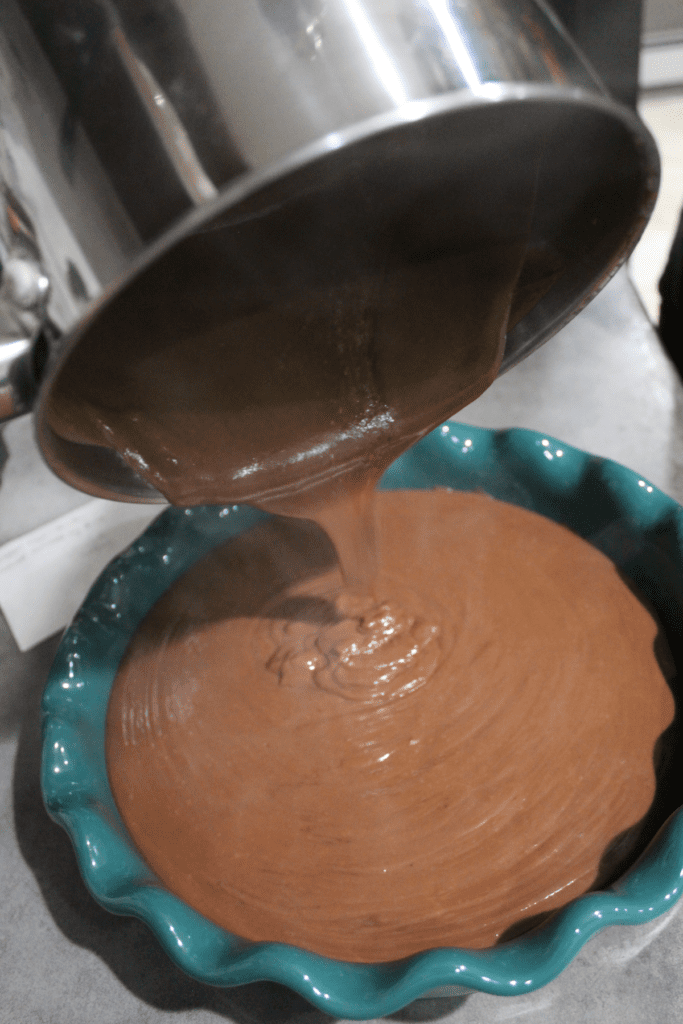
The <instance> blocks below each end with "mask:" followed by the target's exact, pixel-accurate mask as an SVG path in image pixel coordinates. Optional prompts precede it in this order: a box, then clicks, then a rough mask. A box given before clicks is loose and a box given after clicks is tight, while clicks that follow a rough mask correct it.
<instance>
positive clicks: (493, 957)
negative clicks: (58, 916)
mask: <svg viewBox="0 0 683 1024" xmlns="http://www.w3.org/2000/svg"><path fill="white" fill-rule="evenodd" d="M558 453H559V454H558ZM549 456H550V457H549ZM381 486H382V487H384V488H395V489H416V490H420V489H430V488H434V487H442V488H443V487H445V488H451V489H454V490H462V491H479V490H481V491H484V492H485V493H487V494H490V495H491V496H492V497H494V498H498V499H500V500H502V501H506V502H509V503H510V504H512V505H517V506H519V507H521V508H526V509H529V510H531V511H534V512H537V513H540V514H541V515H543V516H545V517H547V518H548V519H552V520H555V521H556V522H559V523H561V524H564V525H566V526H568V527H569V528H570V529H571V530H572V531H574V532H575V533H576V534H578V535H579V536H582V537H584V538H585V539H587V540H588V541H589V542H590V543H591V544H592V545H593V546H595V547H596V548H598V549H600V550H602V551H603V552H604V553H605V554H606V555H607V556H608V557H609V558H610V559H611V560H612V561H613V562H615V563H616V565H617V566H618V567H619V569H620V570H622V571H623V572H624V574H625V575H626V576H627V577H629V578H630V579H631V580H632V581H633V582H634V583H635V584H636V586H637V587H638V589H639V591H640V592H642V594H644V596H645V598H646V599H647V600H648V601H649V602H650V604H651V605H652V606H653V608H654V610H655V612H656V614H657V616H658V619H659V621H660V623H661V626H662V629H663V631H664V632H665V634H666V636H667V639H668V641H669V646H670V647H671V649H672V651H673V652H674V654H675V653H676V649H677V641H678V636H679V631H680V626H679V621H680V610H681V606H682V605H683V587H682V581H683V571H682V570H683V565H682V560H683V554H682V552H681V547H680V542H679V539H678V538H679V531H680V529H681V527H682V525H683V512H681V510H680V509H679V507H678V506H677V505H676V504H675V503H674V502H673V501H671V499H669V498H667V497H666V496H664V495H663V494H661V493H660V492H658V491H657V490H656V489H655V488H653V487H651V485H649V484H648V483H647V482H646V481H643V480H642V479H641V478H639V477H638V476H637V475H636V474H634V473H632V472H631V471H629V470H626V469H624V468H623V467H621V466H618V465H616V464H615V463H612V462H609V461H607V460H600V459H596V458H594V457H592V456H589V455H587V454H585V453H583V452H579V451H577V450H576V449H572V448H569V447H567V446H565V445H561V444H560V443H559V442H555V441H554V440H553V439H550V438H547V437H544V436H543V435H540V434H536V433H533V432H530V431H522V430H510V431H500V432H493V431H486V430H481V429H478V428H473V427H465V426H464V425H461V424H456V423H451V424H447V425H445V426H444V427H442V428H439V429H438V430H437V431H435V432H433V433H432V434H431V435H429V436H428V437H427V438H425V439H424V440H423V441H421V442H420V443H419V444H418V445H416V446H415V447H414V448H413V449H411V450H410V451H409V452H407V453H406V454H405V455H404V456H402V457H401V458H400V459H399V460H398V461H397V462H396V463H395V464H394V465H393V466H392V467H391V468H390V470H389V471H388V472H387V474H386V475H385V477H384V479H383V481H382V485H381ZM264 520H265V517H264V516H263V515H262V514H261V513H258V512H255V511H254V510H251V509H247V508H233V507H231V508H228V509H223V508H202V509H193V510H178V509H169V510H167V511H166V512H164V513H163V514H162V516H161V517H160V519H159V520H157V522H156V523H155V524H153V526H152V527H150V528H149V529H148V531H146V533H145V534H144V535H143V536H142V537H141V538H140V540H139V541H137V542H136V543H135V544H134V545H132V547H131V548H130V549H129V550H128V551H127V552H125V553H124V554H123V555H122V556H120V558H119V559H117V560H116V561H115V562H113V563H112V564H111V565H110V566H109V567H108V569H107V570H105V572H104V573H103V575H102V576H101V577H100V579H99V581H98V582H97V583H96V584H95V586H94V587H93V589H92V591H91V593H90V594H89V595H88V598H87V599H86V602H85V603H84V605H83V608H82V609H81V612H80V613H79V615H78V616H77V618H76V620H75V622H74V623H73V625H72V626H71V627H70V629H69V630H68V631H67V633H66V635H65V638H64V641H63V643H62V646H61V648H60V651H59V653H58V656H57V658H56V661H55V666H54V668H53V672H52V674H51V677H50V680H49V682H48V686H47V689H46V693H45V701H44V712H45V745H44V758H43V792H44V796H45V801H46V804H47V806H48V809H49V811H50V813H51V814H52V815H53V817H55V818H56V820H58V821H59V822H60V823H61V824H63V825H64V826H65V827H66V828H67V831H69V834H70V835H71V838H72V840H73V842H74V846H75V848H76V851H77V855H78V858H79V863H80V866H81V870H82V872H83V875H84V877H85V879H86V882H87V884H88V885H89V887H90V889H91V891H92V893H93V895H94V896H95V898H96V899H98V900H99V902H101V903H102V904H103V905H104V906H105V907H107V908H108V909H110V910H112V911H114V912H117V913H125V914H135V915H137V916H139V917H141V918H143V919H144V920H145V921H147V923H148V924H149V925H150V926H151V927H152V929H153V931H154V932H155V934H156V935H157V937H158V938H159V939H160V941H161V942H162V944H163V945H164V948H166V950H167V951H168V953H169V954H170V955H171V956H172V958H173V959H174V960H175V961H176V962H177V963H178V964H179V965H180V966H181V967H183V968H184V969H185V970H186V971H188V973H190V974H192V975H193V976H195V977H197V978H199V979H201V980H203V981H205V982H208V983H211V984H216V985H237V984H243V983H246V982H249V981H255V980H262V979H268V980H272V981H278V982H281V983H283V984H286V985H288V986H289V987H290V988H293V989H295V990H296V991H298V992H300V993H301V994H302V995H303V996H305V997H306V998H307V999H309V1000H310V1001H311V1002H313V1003H314V1004H316V1005H317V1006H319V1007H320V1008H321V1009H324V1010H326V1011H327V1012H329V1013H332V1014H336V1015H339V1016H346V1017H356V1018H367V1017H373V1016H380V1015H384V1014H387V1013H389V1012H392V1011H393V1010H396V1009H398V1008H399V1007H402V1006H404V1005H406V1004H407V1003H409V1002H411V1001H412V1000H414V999H416V998H419V997H420V996H422V995H424V994H425V993H426V992H429V991H430V990H433V989H435V988H437V987H440V986H448V985H460V986H465V987H467V988H470V989H475V990H476V989H479V990H483V991H487V992H491V993H497V994H506V995H514V994H518V993H520V992H523V991H526V992H528V991H530V990H532V989H535V988H538V987H539V986H540V985H543V984H545V983H547V982H548V981H549V980H551V979H552V978H553V977H555V976H556V975H557V974H558V973H559V972H560V971H561V970H562V969H563V968H564V967H565V966H566V965H567V964H568V963H569V961H570V960H571V959H572V957H573V956H574V955H575V953H576V952H577V951H578V949H579V948H580V947H581V946H582V945H583V943H584V942H585V941H586V940H587V938H589V937H590V935H592V934H593V933H594V932H595V931H597V930H599V929H600V928H603V927H605V926H606V925H607V924H611V923H620V924H623V923H626V922H629V921H632V922H633V923H641V922H643V921H646V920H650V919H651V918H653V917H655V916H657V915H658V914H660V913H662V912H663V911H664V910H667V909H669V908H670V907H671V905H672V903H673V902H674V901H675V900H676V898H677V896H678V886H679V884H680V871H681V867H683V836H681V828H682V827H683V825H682V824H681V822H680V818H679V816H678V815H675V816H674V817H673V818H671V819H670V820H669V821H668V823H667V825H666V827H665V828H664V829H663V830H662V831H661V832H660V833H659V835H658V836H657V838H656V839H655V840H654V842H653V843H652V844H651V845H650V846H649V848H648V850H647V852H646V853H645V854H644V856H643V857H642V858H641V859H640V860H639V861H638V863H637V864H636V866H635V867H634V868H632V869H631V870H630V871H629V872H628V873H627V874H626V875H624V876H623V877H622V878H620V879H619V881H618V882H616V883H614V884H612V885H610V886H608V887H607V889H605V890H604V891H601V892H592V893H589V894H587V895H585V896H582V897H580V898H579V899H576V900H573V901H572V902H571V903H570V904H569V905H568V906H566V907H565V908H563V909H562V910H560V911H559V912H558V913H556V914H555V915H554V916H552V917H551V918H550V919H548V920H547V921H546V922H545V923H544V924H543V925H542V926H540V927H539V928H536V929H535V930H533V931H531V932H529V933H527V934H525V935H522V936H520V937H519V938H515V939H511V940H509V941H506V942H504V943H502V944H500V945H496V946H493V947H491V948H488V949H481V950H476V951H474V950H471V949H470V950H466V949H458V948H439V949H429V950H427V951H424V952H418V953H415V954H414V955H412V956H409V957H406V958H404V959H402V960H400V961H399V962H393V963H390V964H386V963H382V964H380V963H373V964H368V963H351V962H344V961H341V960H333V959H328V958H326V957H323V956H320V955H318V954H314V953H310V952H306V951H305V950H303V949H300V948H296V947H294V946H291V945H285V944H283V943H271V942H256V943H253V942H246V941H245V940H243V939H239V938H236V937H235V936H233V935H231V934H230V933H228V932H226V931H225V930H223V929H221V928H219V927H217V926H216V925H214V924H212V923H210V922H209V921H208V920H207V919H206V918H205V917H202V916H201V915H199V914H198V913H197V912H196V911H193V910H191V909H190V908H189V906H187V905H186V904H185V903H182V902H181V901H180V900H179V899H177V897H175V896H173V895H172V894H171V893H170V892H168V891H166V890H165V889H164V888H163V887H161V886H160V884H159V881H158V879H157V878H156V876H155V875H154V874H153V873H152V872H151V871H150V869H149V868H148V867H147V866H146V864H145V862H144V861H143V860H142V859H141V858H140V856H139V855H138V854H137V852H136V850H135V847H134V846H133V844H132V843H131V841H130V839H129V837H128V834H127V831H126V829H125V827H124V825H123V823H122V821H121V819H120V816H119V814H118V812H117V810H116V805H115V803H114V800H113V797H112V793H111V789H110V786H109V781H108V777H107V771H106V764H105V755H104V727H105V719H106V711H107V704H108V701H109V694H110V691H111V688H112V684H113V681H114V677H115V675H116V672H117V668H118V665H119V663H120V661H121V659H122V657H123V655H124V652H125V650H126V647H127V646H128V642H129V640H130V637H131V636H132V634H133V633H134V631H135V630H136V629H137V627H138V624H139V623H140V622H141V620H142V619H143V618H144V617H145V615H146V614H147V612H148V610H149V609H150V608H151V607H152V605H154V604H155V602H156V601H157V599H158V598H160V597H161V595H162V594H164V593H165V592H166V591H167V590H168V588H169V586H170V585H171V584H172V583H173V582H174V581H175V580H176V579H177V578H178V577H179V576H181V574H182V573H184V572H185V571H186V570H187V569H188V568H189V567H190V566H191V565H193V564H194V563H195V562H196V561H197V560H198V559H199V558H201V557H202V556H204V555H205V554H206V553H207V552H209V551H210V550H212V549H213V548H214V547H215V546H216V545H218V544H220V543H221V542H223V541H224V540H227V539H228V538H229V537H231V536H236V535H239V534H240V533H242V532H243V531H245V530H246V529H248V528H249V527H251V526H254V525H255V524H257V523H260V522H263V521H264ZM671 685H672V688H673V689H674V693H675V695H676V680H675V679H674V681H673V683H672V684H671ZM669 738H670V737H669ZM674 754H675V751H674ZM674 754H672V753H671V752H669V753H668V754H667V756H669V757H671V756H674ZM665 767H666V765H665ZM660 774H661V773H660ZM665 774H666V776H667V778H669V776H671V777H672V778H673V776H672V773H670V772H669V773H665ZM679 802H680V801H679V800H678V799H677V793H676V792H675V786H674V783H673V781H671V783H670V784H669V783H668V782H666V780H665V782H664V783H661V780H660V786H659V788H658V792H657V796H656V798H655V805H656V806H655V807H654V808H653V813H652V815H651V822H650V831H651V833H652V832H654V831H656V827H655V826H656V825H659V824H661V823H662V822H663V821H664V820H665V819H666V818H667V817H668V815H669V813H670V812H671V811H673V810H674V809H675V807H676V806H677V805H678V803H679Z"/></svg>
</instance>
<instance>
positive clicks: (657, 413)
mask: <svg viewBox="0 0 683 1024" xmlns="http://www.w3.org/2000/svg"><path fill="white" fill-rule="evenodd" d="M458 418H459V419H460V420H462V421H464V422H466V423H471V424H475V425H480V426H494V427H499V426H500V427H506V426H525V427H532V428H534V429H538V430H542V431H547V432H548V433H549V434H550V435H551V436H554V437H557V438H559V439H561V440H562V441H564V442H565V443H569V444H575V445H578V446H579V447H582V448H586V449H588V450H590V451H593V452H595V453H596V454H599V455H606V456H609V457H611V458H614V459H617V460H618V461H620V462H622V463H625V464H626V465H627V466H630V467H631V468H632V469H635V470H636V471H638V472H639V473H641V474H642V475H643V476H644V477H645V478H646V479H648V480H649V481H651V482H652V483H654V484H656V485H657V486H659V487H661V488H662V489H663V490H664V491H666V492H667V493H669V494H671V495H672V496H673V497H675V498H677V499H678V500H680V501H683V389H682V388H681V385H680V383H679V382H678V379H677V377H676V374H675V372H674V370H673V369H672V367H671V366H670V364H669V362H668V361H667V359H666V357H665V356H664V354H663V352H662V350H661V349H660V346H659V343H658V341H657V338H656V335H655V333H654V331H653V329H652V327H651V326H650V324H649V322H648V320H647V318H646V316H645V313H644V311H643V309H642V307H641V306H640V303H639V301H638V299H637V297H636V295H635V292H634V291H633V289H632V287H631V285H630V283H629V281H628V278H627V276H626V274H625V272H622V273H620V274H619V275H618V276H617V278H615V279H614V281H613V282H612V283H611V284H610V285H609V286H608V287H607V288H606V289H605V291H604V292H603V293H602V294H601V295H600V296H599V297H598V299H596V300H595V301H594V303H593V304H592V305H591V306H589V307H588V309H586V310H585V311H584V312H583V313H582V314H581V315H580V316H579V317H578V318H577V319H576V320H575V321H574V322H573V323H572V324H570V325H569V326H568V327H567V328H565V329H564V331H562V332H561V334H559V335H558V336H557V337H556V338H554V339H553V340H552V341H551V342H550V343H549V344H548V345H547V346H546V347H545V348H543V349H541V350H539V351H538V352H536V353H535V354H534V355H532V356H530V357H529V359H528V360H527V361H526V362H524V363H523V364H521V365H520V366H518V367H516V368H515V369H514V370H511V371H510V373H508V374H507V375H506V376H505V377H503V378H501V379H500V380H499V381H497V382H496V384H494V386H493V387H492V388H491V389H490V390H489V391H488V392H487V393H486V394H485V395H484V396H483V397H482V398H480V399H479V400H478V401H477V402H475V403H474V404H473V405H472V406H470V407H469V408H468V409H467V410H465V411H464V413H463V414H461V416H460V417H458ZM7 442H8V448H9V449H10V456H11V457H10V461H9V464H8V466H7V467H6V471H5V474H4V479H3V483H2V487H1V488H0V539H2V540H4V539H7V538H9V537H11V536H14V535H16V534H17V532H19V531H20V529H21V528H22V527H23V529H28V528H29V527H31V526H34V525H37V523H38V522H39V521H41V517H40V515H39V514H37V513H36V508H37V506H38V505H40V507H41V508H52V510H53V513H54V511H55V510H59V511H62V510H63V509H65V508H67V507H69V504H70V503H74V502H75V501H77V498H74V497H73V496H72V494H71V492H69V493H68V494H67V493H65V491H64V490H63V489H62V487H61V485H58V484H57V483H55V484H54V491H52V490H51V488H52V486H53V485H52V484H51V483H50V481H49V480H46V478H45V477H44V476H43V475H42V471H41V470H40V468H36V466H37V463H36V462H35V453H34V452H33V451H32V450H31V441H30V432H29V431H28V430H27V429H26V428H25V425H24V426H22V425H21V424H19V425H14V426H13V427H12V428H11V430H10V431H9V432H8V436H7ZM34 473H35V474H36V475H35V476H34ZM34 481H35V488H36V490H35V492H34V491H32V487H33V482H34ZM10 491H11V493H10ZM37 493H39V494H40V499H39V501H38V499H36V497H35V494H37ZM51 500H52V501H53V504H52V505H50V501H51ZM46 503H47V504H46ZM42 518H43V519H44V514H43V516H42ZM57 643H58V638H55V637H53V638H50V639H49V640H46V641H45V642H44V643H42V644H41V645H40V646H38V647H36V648H34V649H33V650H32V651H29V652H28V653H26V654H20V653H19V651H18V650H17V647H16V645H15V643H14V641H13V639H12V636H11V634H10V633H9V630H8V629H7V626H6V624H5V623H4V620H2V619H0V891H1V893H2V896H1V903H0V910H1V916H0V1024H43V1022H45V1024H142V1022H155V1024H156V1022H159V1024H161V1022H162V1021H163V1022H167V1024H170V1022H173V1024H190V1022H192V1024H200V1022H202V1024H203V1022H208V1021H218V1020H225V1019H227V1020H231V1021H234V1022H236V1024H260V1022H264V1024H266V1022H268V1024H269V1022H273V1024H295V1022H298V1021H302V1022H303V1021H305V1022H306V1024H318V1022H319V1024H324V1022H325V1021H326V1020H329V1018H327V1017H326V1016H325V1015H324V1014H323V1013H320V1012H319V1011H317V1010H315V1009H314V1008H313V1007H311V1006H309V1004H308V1003H306V1002H305V1001H304V1000H303V999H301V998H300V997H299V996H297V995H294V994H293V993H290V992H289V991H288V990H286V989H284V988H280V987H279V986H277V985H272V984H265V983H263V984H256V985H251V986H245V987H243V988H236V989H224V990H223V989H216V988H211V987H209V986H206V985H201V984H199V983H197V982H195V981H193V980H191V979H190V978H188V977H186V976H185V975H183V974H182V973H181V972H180V971H179V970H178V969H177V968H176V967H175V966H173V965H172V964H171V962H170V961H169V960H168V959H167V958H166V956H165V954H164V953H163V952H162V951H161V949H160V947H159V946H158V945H157V943H156V941H155V939H154V938H153V937H152V935H151V933H150V932H149V931H148V930H147V928H146V927H145V926H144V925H143V924H141V923H140V922H138V921H136V920H133V919H130V918H117V917H113V916H111V915H110V914H108V913H107V912H105V911H104V910H101V909H100V908H99V907H98V906H97V904H96V903H95V902H94V901H93V900H92V899H91V897H90V896H89V894H88V893H87V891H86V889H85V887H84V885H83V883H82V882H81V880H80V876H79V874H78V870H77V867H76V861H75V858H74V855H73V852H72V850H71V846H70V843H69V841H68V839H67V837H66V835H65V833H63V832H62V830H61V829H60V828H59V827H58V826H56V825H54V824H53V823H52V822H51V820H50V819H49V818H48V817H47V815H46V813H45V810H44V808H43V804H42V799H41V795H40V787H39V761H40V723H39V703H40V696H41V692H42V688H43V685H44V682H45V679H46V676H47V672H48V669H49V666H50V662H51V659H52V657H53V654H54V651H55V649H56V647H57ZM681 962H683V912H680V913H679V912H678V908H677V907H674V908H673V910H672V911H671V912H670V913H669V914H668V915H666V916H665V917H664V918H660V919H658V920H657V921H655V922H652V923H650V924H645V925H640V926H635V927H618V928H611V929H608V930H606V931H604V932H602V933H600V934H599V935H598V936H596V937H595V938H594V939H592V940H591V941H590V942H589V943H588V945H587V946H585V947H584V949H583V950H582V951H581V953H580V954H579V955H578V956H577V957H576V959H575V960H574V962H573V963H572V964H571V965H570V966H569V967H568V968H567V970H566V971H564V972H563V974H561V975H560V976H559V978H557V979H556V980H555V981H554V982H552V983H551V984H550V985H548V986H546V987H545V988H543V989H541V990H539V991H538V992H534V993H531V994H529V995H526V996H518V997H512V998H503V997H498V996H488V995H483V994H481V993H475V994H472V995H468V996H453V997H450V998H447V999H441V1000H435V999H426V1000H420V1001H418V1002H416V1003H413V1004H412V1005H411V1006H410V1007H407V1008H406V1009H405V1010H403V1011H401V1012H400V1013H397V1014H395V1015H394V1016H393V1018H392V1019H394V1020H398V1021H427V1020H448V1021H452V1024H488V1022H494V1021H505V1020H511V1019H513V1018H514V1019H520V1020H524V1021H529V1022H539V1024H540V1022H543V1024H575V1022H577V1024H578V1022H579V1021H580V1022H582V1024H583V1022H585V1021H591V1022H592V1024H612V1022H615V1024H616V1022H617V1021H618V1022H619V1024H642V1022H643V1021H648V1022H650V1024H670V1022H674V1021H678V1020H681V1019H683V971H681V969H680V965H681Z"/></svg>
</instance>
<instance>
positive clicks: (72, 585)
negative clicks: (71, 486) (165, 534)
mask: <svg viewBox="0 0 683 1024" xmlns="http://www.w3.org/2000/svg"><path fill="white" fill-rule="evenodd" d="M161 511H162V506H159V505H137V504H127V503H125V504H124V503H121V502H116V501H106V500H104V499H102V498H93V499H92V500H91V501H87V502H86V503H85V504H84V505H80V506H79V507H78V508H76V509H74V510H73V511H71V512H67V513H65V514H64V515H62V516H59V518H58V519H54V520H53V521H52V522H50V523H46V524H45V525H44V526H39V527H38V528H37V529H35V530H31V531H30V532H29V533H25V534H24V535H23V536H21V537H17V538H16V539H15V540H11V541H9V542H8V543H7V544H4V545H3V546H2V547H0V608H2V611H3V613H4V615H5V618H6V619H7V623H8V625H9V627H10V629H11V631H12V634H13V636H14V639H15V640H16V643H17V646H18V647H19V650H21V651H28V650H29V649H30V648H31V647H34V646H35V645H36V644H38V643H40V642H41V640H45V639H46V637H48V636H51V635H52V634H53V633H56V632H57V631H58V630H60V629H63V628H64V627H65V626H66V625H68V623H69V622H70V621H71V619H72V618H73V616H74V614H75V613H76V612H77V611H78V608H79V607H80V605H81V604H82V602H83V598H84V597H85V595H86V594H87V592H88V590H89V589H90V586H91V585H92V584H93V583H94V581H95V580H96V579H97V577H98V575H99V574H100V572H101V571H102V569H103V568H104V567H105V565H107V563H108V562H110V561H111V559H112V558H114V556H115V555H117V554H119V553H120V552H121V551H123V550H124V549H125V548H126V547H128V545H129V544H130V543H131V542H132V541H134V540H135V538H136V537H138V536H139V535H140V534H141V533H142V531H143V530H144V529H145V528H146V527H147V526H148V525H149V523H150V522H151V521H152V519H154V518H155V517H156V516H158V515H159V513H160V512H161Z"/></svg>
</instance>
